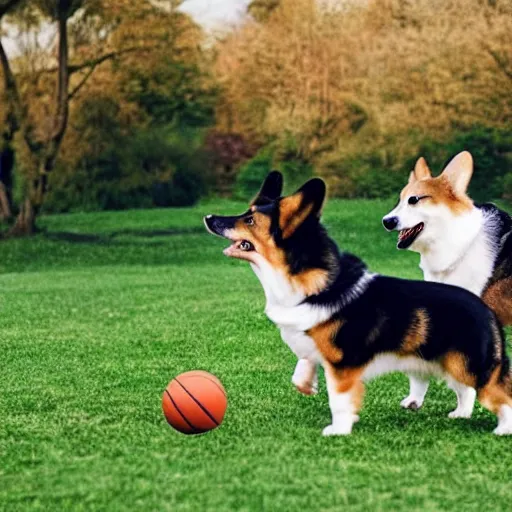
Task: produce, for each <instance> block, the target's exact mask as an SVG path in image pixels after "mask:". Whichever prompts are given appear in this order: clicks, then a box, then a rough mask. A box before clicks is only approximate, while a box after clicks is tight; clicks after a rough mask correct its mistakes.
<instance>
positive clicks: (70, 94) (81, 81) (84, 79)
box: [69, 65, 97, 100]
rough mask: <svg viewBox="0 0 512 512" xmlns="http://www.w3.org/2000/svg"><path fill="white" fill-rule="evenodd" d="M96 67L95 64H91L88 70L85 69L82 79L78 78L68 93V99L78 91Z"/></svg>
mask: <svg viewBox="0 0 512 512" xmlns="http://www.w3.org/2000/svg"><path fill="white" fill-rule="evenodd" d="M96 67H97V65H96V66H91V67H90V68H89V70H88V71H87V73H86V74H85V75H84V76H83V77H82V80H80V82H78V84H77V85H76V86H75V87H74V88H73V90H72V91H71V92H70V93H69V99H70V100H72V99H73V98H74V97H75V96H76V94H77V93H78V92H79V91H80V89H81V88H82V87H83V86H84V85H85V83H86V82H87V80H89V78H90V77H91V75H92V74H93V73H94V71H95V69H96Z"/></svg>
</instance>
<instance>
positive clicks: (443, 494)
mask: <svg viewBox="0 0 512 512" xmlns="http://www.w3.org/2000/svg"><path fill="white" fill-rule="evenodd" d="M391 206H392V204H391V203H390V202H385V201H373V202H369V201H331V202H330V203H329V204H328V205H327V208H326V210H325V216H324V219H325V223H326V225H327V226H328V228H329V229H330V232H331V234H332V235H333V236H334V238H335V239H336V240H337V241H338V243H339V244H340V245H341V246H342V247H343V248H344V249H346V250H350V251H352V252H355V253H356V254H358V255H359V256H361V257H363V258H364V259H365V260H366V261H367V262H368V264H369V266H370V267H371V269H372V270H374V271H378V272H381V273H387V274H392V275H398V276H402V277H409V278H421V273H420V271H419V269H418V256H417V255H414V254H412V253H404V252H398V251H396V249H395V242H396V236H395V235H389V234H386V233H385V232H384V230H383V229H382V227H381V224H380V219H381V217H382V215H383V214H384V213H386V212H387V211H388V210H389V209H390V208H391ZM244 207H245V206H244V205H242V204H236V203H228V202H215V203H209V204H203V205H201V206H199V207H197V208H192V209H176V210H151V211H128V212H117V213H116V212H112V213H96V214H73V215H62V216H51V217H46V218H44V219H41V224H42V226H43V227H44V228H45V229H46V232H45V233H44V234H40V235H38V236H37V237H35V238H33V239H30V240H11V241H7V242H2V243H1V244H0V272H1V274H0V290H1V293H0V363H1V364H0V508H1V509H2V510H8V511H15V510H51V511H54V510H142V511H163V510H166V511H173V512H188V511H190V512H202V511H235V510H236V511H258V510H265V511H267V510H268V511H274V510H276V511H340V510H351V511H352V510H355V511H357V510H361V511H366V510H389V511H396V510H432V511H438V510H464V511H470V510H478V511H485V510H493V511H496V510H510V509H511V506H512V505H511V503H512V483H511V477H512V439H507V438H497V437H495V436H493V435H492V434H491V432H492V429H493V428H494V427H495V425H496V419H495V418H494V417H493V416H492V415H491V414H489V413H488V412H487V411H484V410H483V409H482V408H481V407H480V406H477V408H476V411H475V414H474V416H473V418H472V419H471V420H449V419H448V418H447V414H448V412H449V411H450V410H452V409H453V408H454V406H455V396H454V395H453V394H452V393H451V392H449V391H448V390H447V389H446V387H445V386H444V384H441V383H433V384H432V387H431V389H430V391H429V394H428V396H427V400H426V405H425V406H424V408H423V409H422V410H421V411H419V412H412V411H405V410H402V409H401V408H400V407H399V402H400V400H401V399H402V398H403V397H404V396H405V395H406V393H407V380H406V378H405V377H404V376H402V375H391V376H386V377H383V378H380V379H377V380H375V381H373V382H372V383H370V384H369V385H368V386H367V394H366V398H365V403H364V408H363V411H362V413H361V421H360V422H359V423H358V424H357V425H356V426H355V428H354V433H353V435H352V436H350V437H344V438H323V437H322V436H321V431H322V428H323V427H324V426H326V425H327V424H328V423H329V420H330V415H329V407H328V403H327V395H326V392H325V384H324V382H323V379H322V382H321V392H320V394H319V395H318V396H317V397H304V396H301V395H299V394H298V393H297V392H296V391H295V390H294V389H293V387H292V385H291V384H290V378H291V374H292V372H293V369H294V366H295V362H296V360H295V358H294V356H293V355H292V353H291V352H290V350H289V349H288V348H287V347H286V346H285V345H284V343H283V342H282V341H281V339H280V336H279V333H278V331H277V329H276V328H275V327H274V326H273V325H272V324H271V322H270V321H269V320H267V318H266V317H265V315H264V312H263V309H264V299H263V293H262V290H261V288H260V285H259V283H258V282H257V280H256V277H255V276H254V275H253V273H252V271H251V270H250V268H249V267H248V266H247V265H245V264H244V263H242V262H237V261H232V260H228V259H227V258H225V257H224V256H223V255H222V248H223V247H225V246H226V243H225V242H224V241H222V240H220V239H217V238H215V237H212V236H211V235H208V234H207V233H206V232H205V231H204V228H203V227H202V215H204V214H205V213H209V212H217V213H230V212H240V211H242V210H243V209H244ZM190 369H205V370H208V371H210V372H212V373H214V374H216V375H217V376H218V377H219V378H220V379H221V380H222V381H223V383H224V385H225V387H226V390H227V393H228V396H229V406H228V411H227V414H226V417H225V421H224V423H223V424H222V426H221V427H220V428H218V429H217V430H215V431H213V432H210V433H208V434H205V435H201V436H196V437H187V436H184V435H181V434H178V433H176V432H174V431H173V430H172V429H171V428H169V426H168V425H167V424H166V422H165V420H164V417H163V415H162V412H161V394H162V391H163V389H164V388H165V386H166V384H167V383H168V381H169V380H170V379H171V378H172V377H173V376H174V375H176V374H178V373H180V372H183V371H186V370H190Z"/></svg>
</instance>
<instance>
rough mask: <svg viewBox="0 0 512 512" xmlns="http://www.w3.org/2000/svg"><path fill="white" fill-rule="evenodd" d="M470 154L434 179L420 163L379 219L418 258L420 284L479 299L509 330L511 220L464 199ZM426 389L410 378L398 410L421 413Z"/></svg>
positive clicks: (458, 158)
mask: <svg viewBox="0 0 512 512" xmlns="http://www.w3.org/2000/svg"><path fill="white" fill-rule="evenodd" d="M472 175H473V159H472V157H471V154H470V153H468V152H463V153H460V154H458V155H457V156H456V157H455V158H453V160H451V161H450V163H449V164H448V165H447V167H446V168H445V169H444V171H443V172H442V173H441V174H440V175H439V176H438V177H432V174H431V172H430V169H429V168H428V166H427V163H426V161H425V160H424V159H423V158H420V159H419V160H418V161H417V163H416V166H415V168H414V171H412V172H411V174H410V177H409V182H408V183H407V185H406V186H405V187H404V189H403V190H402V192H401V194H400V200H399V202H398V204H397V206H396V207H395V208H394V209H393V210H392V211H391V212H390V213H389V214H388V215H386V216H385V217H384V218H383V221H382V222H383V224H384V227H385V228H386V229H387V230H389V231H392V230H393V231H399V235H398V244H397V247H398V248H399V249H410V250H412V251H415V252H419V253H420V255H421V258H420V267H421V269H422V270H423V274H424V277H425V280H426V281H436V282H440V283H447V284H453V285H456V286H461V287H462V288H466V289H467V290H469V291H471V292H473V293H474V294H476V295H478V296H481V297H482V298H483V300H484V302H486V303H487V305H488V306H489V307H491V309H493V310H494V312H495V313H496V314H497V316H498V318H499V319H500V321H501V322H502V324H503V325H509V324H512V219H511V217H510V216H509V215H508V214H507V213H506V212H504V211H502V210H499V209H498V208H497V207H496V206H494V205H493V204H483V205H476V204H474V203H473V201H472V200H471V199H470V198H469V197H468V195H467V188H468V185H469V182H470V180H471V177H472ZM427 387H428V383H427V382H424V381H422V380H421V379H419V377H418V376H411V393H410V395H409V397H407V398H406V399H405V400H404V401H403V402H402V405H403V406H404V407H413V408H418V407H421V405H422V403H423V398H424V396H425V393H426V390H427Z"/></svg>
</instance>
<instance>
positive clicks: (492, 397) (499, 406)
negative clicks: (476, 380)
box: [478, 366, 512, 436]
mask: <svg viewBox="0 0 512 512" xmlns="http://www.w3.org/2000/svg"><path fill="white" fill-rule="evenodd" d="M500 370H501V367H500V366H498V368H496V369H495V370H494V372H493V373H492V375H491V378H490V379H489V382H488V383H487V384H486V385H485V386H484V387H483V388H482V389H481V390H479V392H478V400H479V402H480V403H481V404H482V405H483V406H484V407H485V408H486V409H489V411H491V412H493V413H494V414H496V416H498V426H497V427H496V428H495V429H494V433H495V434H496V435H499V436H504V435H512V396H510V394H509V391H508V390H507V389H506V388H505V386H504V384H502V383H500V382H499V375H500Z"/></svg>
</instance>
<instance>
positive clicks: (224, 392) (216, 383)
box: [198, 374, 228, 398]
mask: <svg viewBox="0 0 512 512" xmlns="http://www.w3.org/2000/svg"><path fill="white" fill-rule="evenodd" d="M198 376H199V375H198ZM201 377H203V378H204V379H206V380H209V381H210V382H212V383H213V384H215V385H216V386H217V387H218V388H219V389H220V390H221V391H222V394H223V395H224V396H225V397H226V398H227V397H228V395H227V394H226V391H225V390H224V389H223V388H222V387H220V386H219V383H218V382H215V381H214V380H213V379H210V377H208V376H207V375H204V374H201Z"/></svg>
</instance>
